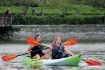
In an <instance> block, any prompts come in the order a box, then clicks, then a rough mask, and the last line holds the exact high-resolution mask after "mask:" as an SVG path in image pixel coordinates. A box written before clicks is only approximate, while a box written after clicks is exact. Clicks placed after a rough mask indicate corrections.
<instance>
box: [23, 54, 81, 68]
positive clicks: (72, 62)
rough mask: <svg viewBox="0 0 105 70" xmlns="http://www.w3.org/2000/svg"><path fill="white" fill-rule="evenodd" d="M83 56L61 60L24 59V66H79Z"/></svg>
mask: <svg viewBox="0 0 105 70" xmlns="http://www.w3.org/2000/svg"><path fill="white" fill-rule="evenodd" d="M81 59H82V57H81V55H74V56H70V57H66V58H61V59H41V60H37V59H31V58H30V57H24V59H23V64H24V65H26V66H31V67H38V66H44V65H47V66H77V65H79V62H80V61H81Z"/></svg>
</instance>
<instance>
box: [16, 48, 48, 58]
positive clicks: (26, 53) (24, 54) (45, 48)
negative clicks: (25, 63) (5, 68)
mask: <svg viewBox="0 0 105 70" xmlns="http://www.w3.org/2000/svg"><path fill="white" fill-rule="evenodd" d="M48 48H49V47H46V48H44V49H42V50H45V49H48ZM36 51H39V50H35V51H31V52H36ZM26 54H28V53H27V52H26V53H22V54H19V55H16V57H18V56H22V55H26Z"/></svg>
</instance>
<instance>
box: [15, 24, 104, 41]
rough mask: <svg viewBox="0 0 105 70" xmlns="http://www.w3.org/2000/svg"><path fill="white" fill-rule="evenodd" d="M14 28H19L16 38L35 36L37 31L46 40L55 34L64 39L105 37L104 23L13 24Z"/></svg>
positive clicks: (51, 38)
mask: <svg viewBox="0 0 105 70" xmlns="http://www.w3.org/2000/svg"><path fill="white" fill-rule="evenodd" d="M13 28H16V29H18V31H14V32H13V39H14V40H24V39H25V38H26V37H27V36H30V37H34V35H35V34H37V33H38V34H40V35H41V36H42V38H43V39H46V40H53V38H54V36H55V35H61V36H62V38H63V39H68V38H71V37H77V38H79V39H105V26H104V25H103V26H102V25H13Z"/></svg>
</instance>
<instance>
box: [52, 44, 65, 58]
mask: <svg viewBox="0 0 105 70" xmlns="http://www.w3.org/2000/svg"><path fill="white" fill-rule="evenodd" d="M64 54H65V53H64V47H63V45H62V44H60V45H59V46H58V45H56V44H53V45H52V59H60V58H63V55H64Z"/></svg>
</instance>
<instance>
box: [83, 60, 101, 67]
mask: <svg viewBox="0 0 105 70" xmlns="http://www.w3.org/2000/svg"><path fill="white" fill-rule="evenodd" d="M84 61H85V62H86V63H87V64H88V65H89V66H95V65H101V62H100V61H97V60H84Z"/></svg>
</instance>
